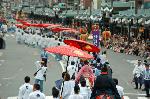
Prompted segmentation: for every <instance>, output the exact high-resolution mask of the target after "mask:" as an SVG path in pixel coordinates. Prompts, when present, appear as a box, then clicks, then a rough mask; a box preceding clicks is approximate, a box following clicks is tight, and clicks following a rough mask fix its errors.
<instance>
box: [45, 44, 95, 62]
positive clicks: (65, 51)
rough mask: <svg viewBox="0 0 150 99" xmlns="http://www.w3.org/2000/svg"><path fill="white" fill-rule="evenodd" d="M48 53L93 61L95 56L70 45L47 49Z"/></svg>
mask: <svg viewBox="0 0 150 99" xmlns="http://www.w3.org/2000/svg"><path fill="white" fill-rule="evenodd" d="M45 50H46V51H48V52H50V53H55V54H61V55H67V56H73V57H79V58H85V59H93V56H91V55H89V54H88V53H86V52H84V51H82V50H80V49H78V48H76V47H73V46H69V45H65V46H56V47H49V48H45Z"/></svg>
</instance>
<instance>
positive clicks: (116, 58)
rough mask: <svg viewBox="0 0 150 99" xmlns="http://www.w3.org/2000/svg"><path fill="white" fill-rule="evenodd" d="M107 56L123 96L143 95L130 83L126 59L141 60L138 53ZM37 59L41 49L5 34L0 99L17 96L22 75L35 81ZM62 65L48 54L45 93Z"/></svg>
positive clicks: (0, 59)
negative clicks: (21, 42)
mask: <svg viewBox="0 0 150 99" xmlns="http://www.w3.org/2000/svg"><path fill="white" fill-rule="evenodd" d="M107 52H108V54H107V57H108V59H109V62H110V65H111V67H112V69H113V77H114V78H118V79H119V85H121V86H122V87H124V92H125V95H126V96H128V97H130V99H137V97H142V98H138V99H147V98H144V94H145V92H142V91H141V90H135V89H134V84H133V83H131V82H132V77H133V76H132V71H133V68H134V65H133V64H131V63H129V62H127V60H137V59H141V58H140V57H137V56H131V55H125V54H120V53H114V52H113V51H110V50H108V51H107ZM37 60H40V50H39V49H37V48H33V47H28V46H26V45H24V44H17V43H16V41H15V37H14V36H13V35H10V34H9V36H7V37H6V49H3V50H0V99H7V97H11V96H17V95H18V88H19V87H20V86H21V85H22V84H23V83H24V80H23V79H24V77H25V76H27V75H28V76H30V77H31V84H33V83H34V77H33V74H34V72H35V71H36V68H35V65H34V62H35V61H37ZM61 72H62V67H61V65H60V64H59V62H57V61H56V60H55V59H54V57H52V56H51V55H50V56H49V63H48V72H47V81H46V82H45V83H44V93H45V94H46V95H47V96H49V95H51V89H52V87H53V86H54V81H55V80H57V79H60V77H61Z"/></svg>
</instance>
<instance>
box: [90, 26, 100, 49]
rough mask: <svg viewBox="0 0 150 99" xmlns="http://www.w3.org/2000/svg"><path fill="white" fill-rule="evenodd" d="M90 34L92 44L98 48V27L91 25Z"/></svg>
mask: <svg viewBox="0 0 150 99" xmlns="http://www.w3.org/2000/svg"><path fill="white" fill-rule="evenodd" d="M92 34H93V44H94V45H95V46H97V47H99V43H100V41H99V39H100V37H99V34H100V31H99V26H98V25H97V24H94V25H92Z"/></svg>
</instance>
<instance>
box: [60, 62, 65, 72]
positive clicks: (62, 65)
mask: <svg viewBox="0 0 150 99" xmlns="http://www.w3.org/2000/svg"><path fill="white" fill-rule="evenodd" d="M59 63H60V65H61V67H62V70H63V72H64V71H65V68H64V64H63V62H62V61H59Z"/></svg>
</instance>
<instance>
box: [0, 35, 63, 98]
mask: <svg viewBox="0 0 150 99" xmlns="http://www.w3.org/2000/svg"><path fill="white" fill-rule="evenodd" d="M38 60H40V50H39V49H37V48H32V47H28V46H26V45H24V44H22V45H20V44H17V43H16V41H15V38H14V36H11V35H9V36H7V37H6V49H3V50H0V99H7V97H11V96H17V95H18V89H19V87H20V86H21V85H22V84H23V83H24V77H25V76H30V77H31V84H33V83H34V77H33V74H34V73H35V72H36V67H35V64H34V63H35V62H36V61H38ZM61 72H62V67H61V66H60V64H59V63H58V62H57V61H55V59H54V57H52V56H50V57H49V63H48V71H47V81H46V82H45V83H44V93H45V94H46V95H47V96H49V95H51V89H52V87H53V86H54V85H55V84H54V81H56V80H57V79H60V78H61Z"/></svg>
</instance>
